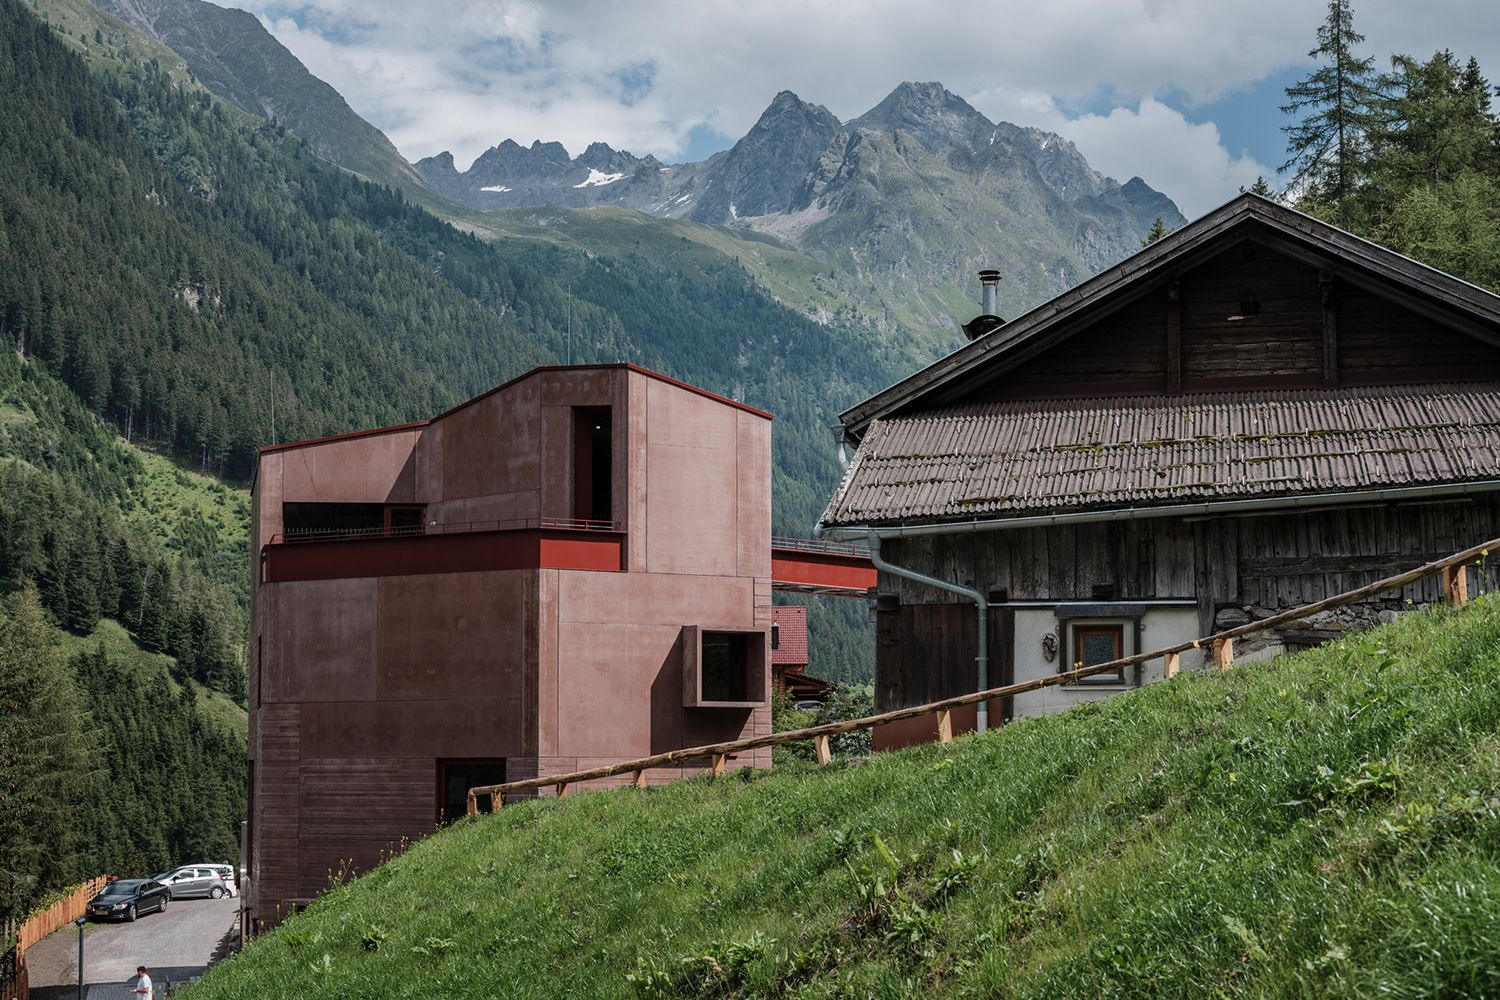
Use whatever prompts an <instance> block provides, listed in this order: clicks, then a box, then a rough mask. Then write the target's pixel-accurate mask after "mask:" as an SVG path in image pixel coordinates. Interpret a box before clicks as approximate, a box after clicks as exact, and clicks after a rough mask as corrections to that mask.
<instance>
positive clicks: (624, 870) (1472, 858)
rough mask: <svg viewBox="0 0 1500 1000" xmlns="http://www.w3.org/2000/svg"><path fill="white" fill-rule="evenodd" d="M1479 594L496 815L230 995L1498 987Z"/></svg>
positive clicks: (1498, 720)
mask: <svg viewBox="0 0 1500 1000" xmlns="http://www.w3.org/2000/svg"><path fill="white" fill-rule="evenodd" d="M1497 728H1500V599H1483V600H1480V601H1478V602H1475V603H1474V604H1472V605H1470V606H1469V607H1468V608H1466V609H1464V610H1462V611H1456V612H1455V611H1448V610H1444V609H1437V610H1432V611H1427V612H1421V613H1417V614H1413V615H1410V616H1407V617H1405V618H1403V619H1402V620H1401V621H1399V622H1397V623H1396V624H1394V625H1391V626H1388V627H1385V628H1382V629H1379V630H1376V631H1372V632H1370V633H1367V634H1365V635H1362V636H1358V637H1351V638H1349V639H1347V640H1345V641H1344V642H1342V643H1340V644H1338V645H1335V646H1333V647H1330V648H1325V649H1320V650H1315V651H1311V652H1307V653H1303V654H1300V655H1298V656H1295V657H1290V658H1284V659H1280V660H1277V661H1274V662H1271V663H1268V664H1256V665H1246V666H1242V667H1239V668H1237V669H1235V670H1233V671H1231V672H1228V673H1226V674H1222V675H1212V674H1195V675H1186V676H1182V677H1180V678H1178V679H1176V680H1174V681H1172V682H1169V683H1164V684H1158V685H1155V686H1152V687H1149V688H1147V689H1144V690H1141V691H1138V692H1134V693H1131V694H1128V695H1125V696H1122V697H1120V698H1117V699H1115V700H1113V701H1110V702H1107V703H1101V704H1098V705H1095V706H1090V707H1087V708H1082V709H1078V710H1075V711H1073V712H1071V713H1069V714H1066V715H1062V716H1055V717H1051V718H1046V719H1037V720H1027V721H1023V722H1019V723H1017V724H1015V725H1012V726H1008V727H1006V728H1004V729H1003V730H1000V731H998V732H993V733H991V734H989V735H987V736H985V737H982V738H980V737H973V736H971V737H966V738H963V739H959V740H957V741H955V742H954V743H953V744H951V745H949V746H947V747H941V746H930V747H926V748H922V749H918V750H915V751H910V752H905V753H901V754H892V755H884V756H879V757H876V758H874V759H871V760H868V761H863V762H858V763H853V764H849V765H848V766H835V767H832V768H830V769H827V770H825V771H801V772H793V773H787V772H782V773H778V774H773V775H768V776H762V777H756V778H754V779H751V780H742V778H741V777H731V778H729V779H720V780H718V781H713V780H709V779H699V780H694V781H690V782H684V783H679V784H677V785H674V786H671V787H668V788H664V789H651V790H648V791H645V792H637V791H635V790H633V789H632V790H628V791H619V792H609V793H599V794H587V795H581V796H578V797H577V798H572V799H568V800H565V801H557V800H551V801H539V802H533V803H526V804H520V805H515V806H513V807H507V808H506V809H505V810H504V811H503V812H501V813H500V814H498V815H496V816H493V817H484V818H481V819H480V820H478V821H465V822H463V823H462V824H460V825H459V826H457V827H456V828H454V829H451V830H449V831H447V832H444V833H442V834H440V835H437V836H434V837H432V838H430V839H428V840H426V841H424V842H422V843H420V844H417V845H416V846H415V847H413V848H412V849H411V850H410V851H408V852H407V853H406V854H405V855H403V856H401V857H399V858H397V859H395V860H393V861H391V862H389V863H388V864H386V865H384V866H383V867H381V868H380V869H378V870H376V871H375V872H373V873H372V874H370V875H368V876H367V877H365V878H363V879H360V880H358V881H356V882H353V883H351V884H348V885H344V886H342V887H341V888H338V889H336V890H335V891H333V892H331V893H329V894H328V895H326V896H325V897H324V898H322V899H321V900H320V901H319V902H318V903H316V904H315V905H314V906H313V907H312V908H311V909H310V910H309V911H308V912H306V913H305V914H303V915H300V916H298V917H295V918H293V919H291V920H289V921H287V922H286V923H285V924H284V925H283V926H282V927H281V928H280V929H279V930H278V931H277V932H276V933H273V934H272V935H270V936H268V937H266V938H264V939H262V940H260V941H258V942H256V943H254V944H253V945H252V946H251V947H250V948H249V949H248V950H247V951H246V952H244V953H243V954H242V955H240V956H239V957H237V958H235V959H233V960H232V961H230V962H228V963H227V964H225V965H222V966H220V967H219V968H217V969H216V970H214V971H213V972H212V973H211V974H210V975H209V976H208V977H207V979H206V980H205V981H204V982H203V984H202V985H200V986H198V987H196V988H194V990H193V992H192V996H193V997H194V1000H214V998H220V997H224V998H229V997H251V996H254V997H257V998H262V997H296V998H299V1000H306V998H312V997H369V998H383V997H407V996H411V997H416V996H422V997H431V996H441V997H447V998H455V997H476V998H478V997H483V998H490V997H636V996H641V997H651V996H656V997H693V996H719V997H722V996H734V997H867V996H868V997H909V996H924V997H926V996H934V997H943V996H951V997H963V996H1007V997H1009V996H1014V997H1061V996H1074V997H1083V996H1180V997H1203V996H1287V997H1293V996H1297V997H1300V996H1312V995H1318V996H1351V997H1352V996H1376V995H1380V996H1410V997H1416V996H1481V995H1489V996H1493V995H1496V994H1497V992H1500V800H1497V798H1496V796H1497V790H1500V735H1497Z"/></svg>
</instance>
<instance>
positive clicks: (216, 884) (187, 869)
mask: <svg viewBox="0 0 1500 1000" xmlns="http://www.w3.org/2000/svg"><path fill="white" fill-rule="evenodd" d="M225 875H226V873H224V872H221V871H219V868H218V866H216V865H184V866H183V867H181V868H177V869H174V870H172V871H169V872H162V873H161V874H160V875H157V876H155V881H157V882H160V883H161V884H162V885H164V886H166V887H167V892H168V893H170V894H171V896H172V898H173V899H192V898H194V897H199V898H201V897H203V896H207V897H209V898H212V899H220V898H222V897H224V896H233V895H235V891H236V890H235V887H234V882H233V880H232V879H229V878H226V877H225Z"/></svg>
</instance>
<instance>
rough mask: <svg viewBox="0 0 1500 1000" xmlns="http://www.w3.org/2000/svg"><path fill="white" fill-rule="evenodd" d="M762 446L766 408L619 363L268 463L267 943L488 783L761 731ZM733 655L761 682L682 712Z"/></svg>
mask: <svg viewBox="0 0 1500 1000" xmlns="http://www.w3.org/2000/svg"><path fill="white" fill-rule="evenodd" d="M770 434H771V423H770V419H769V417H768V416H767V415H766V414H763V413H760V412H758V411H755V410H752V409H750V408H748V407H745V406H742V405H740V404H737V403H733V402H731V401H729V400H725V399H721V398H719V397H716V396H712V395H710V394H708V393H704V392H702V391H700V390H696V389H694V388H692V387H690V386H685V385H682V384H680V383H677V382H674V381H672V380H670V379H667V378H664V377H662V376H659V375H656V374H654V373H651V372H646V371H644V370H641V369H638V368H634V367H631V366H626V365H606V366H592V367H575V368H559V369H539V370H537V371H534V372H532V373H530V374H528V375H526V376H523V377H521V378H520V379H517V380H516V381H514V382H511V383H508V384H507V385H505V386H502V387H500V388H499V389H497V390H495V391H492V392H490V393H487V394H485V395H484V396H481V397H479V398H477V399H475V400H472V401H470V402H469V403H466V404H464V405H463V406H461V407H458V408H456V409H454V410H452V411H449V412H448V413H446V414H443V415H442V416H440V417H437V418H435V419H433V420H431V421H427V422H424V423H421V424H416V425H411V426H407V427H401V428H393V429H387V430H381V431H374V432H369V433H364V434H355V435H346V436H343V437H340V438H334V439H328V440H323V441H316V442H305V443H300V444H292V445H282V446H275V447H272V448H268V449H264V450H263V451H262V453H261V456H260V463H259V467H258V471H257V476H256V481H255V484H254V493H253V502H254V517H253V524H254V528H253V530H254V537H253V540H252V541H253V545H254V551H255V552H256V553H257V554H258V558H259V559H260V567H259V573H258V574H257V576H256V581H255V587H254V590H253V611H252V639H251V642H252V646H251V658H250V670H249V677H248V682H249V701H250V734H249V738H250V744H249V756H250V768H251V771H250V807H249V813H250V830H249V837H250V847H249V854H250V868H251V881H250V885H251V892H252V894H253V895H252V897H251V899H250V901H249V905H250V911H251V916H252V917H253V918H254V919H255V920H258V921H259V922H260V926H262V927H264V926H268V925H270V924H271V923H274V922H275V921H276V920H277V919H278V918H279V916H280V915H282V914H283V913H285V912H286V911H287V909H288V908H290V907H294V906H297V905H300V904H301V903H302V902H303V901H305V900H307V899H309V898H310V897H312V896H314V895H315V894H316V893H318V892H319V891H321V890H323V889H324V888H326V887H327V885H328V879H329V874H330V872H332V871H336V870H339V869H340V868H343V867H346V866H349V865H351V864H352V866H353V867H354V868H355V869H365V868H368V867H370V866H371V865H373V864H375V863H376V862H378V861H379V860H380V858H381V857H382V856H383V855H385V854H388V853H389V852H392V851H395V850H398V849H399V848H400V846H401V844H402V843H403V842H404V841H409V840H412V839H416V838H419V837H422V836H424V835H426V834H427V833H429V832H431V831H432V829H433V828H434V825H435V824H436V823H438V822H441V821H442V820H443V819H445V818H451V816H452V815H453V809H454V806H455V803H456V804H457V808H459V809H462V806H463V798H462V792H463V790H464V789H465V788H466V787H468V786H470V785H477V784H485V783H490V782H495V781H504V780H515V779H519V778H527V777H535V776H541V775H547V774H557V773H563V772H567V771H572V770H575V769H578V768H584V767H590V766H594V765H597V764H603V763H610V762H613V761H616V760H619V759H623V758H631V757H637V756H643V755H645V754H649V753H656V752H660V751H664V750H670V749H677V748H680V747H684V746H696V745H699V744H703V743H709V742H714V741H720V740H729V739H736V738H741V737H749V736H753V735H759V734H764V733H766V732H769V729H770V709H769V683H770V677H769V633H770V625H771V580H770V576H771V565H770V562H771V560H770V549H769V546H768V539H769V537H770V529H771V524H770V517H771V510H770V500H771V493H770V481H771V480H770V476H771V470H770ZM689 647H691V648H689ZM730 661H733V662H734V663H737V664H738V668H739V669H741V670H742V671H743V672H742V673H740V674H737V675H735V676H733V677H729V676H728V675H726V676H725V677H718V676H717V675H715V676H714V677H708V678H705V677H697V676H695V677H694V678H693V680H694V682H695V683H694V685H693V692H692V696H691V698H690V697H689V692H688V691H687V690H686V688H687V685H686V684H685V679H686V678H685V674H684V669H685V664H686V665H691V664H706V665H707V666H706V667H705V669H708V668H709V667H713V666H714V665H715V664H721V665H722V664H723V663H728V662H730ZM721 682H722V683H721ZM716 685H717V686H716ZM690 702H691V703H690ZM704 763H705V764H706V763H707V762H704ZM735 764H736V766H743V765H747V764H748V765H754V766H769V764H770V752H769V750H767V751H764V752H758V753H755V754H753V755H746V757H745V758H744V759H742V760H739V761H736V762H735ZM697 769H698V768H697V767H696V766H694V767H691V768H688V769H686V770H689V771H696V770H697ZM679 773H680V772H679ZM675 776H677V774H676V773H674V772H673V771H672V770H670V769H660V770H656V771H653V772H651V775H650V777H651V780H653V781H667V780H671V779H672V778H673V777H675ZM485 804H487V803H485ZM445 814H446V815H445Z"/></svg>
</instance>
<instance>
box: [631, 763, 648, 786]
mask: <svg viewBox="0 0 1500 1000" xmlns="http://www.w3.org/2000/svg"><path fill="white" fill-rule="evenodd" d="M630 783H631V784H633V785H635V787H637V788H645V787H646V769H645V768H644V767H639V768H636V771H635V777H634V778H632V779H631V781H630Z"/></svg>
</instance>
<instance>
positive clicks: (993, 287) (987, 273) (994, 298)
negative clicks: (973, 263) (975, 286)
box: [979, 267, 1000, 316]
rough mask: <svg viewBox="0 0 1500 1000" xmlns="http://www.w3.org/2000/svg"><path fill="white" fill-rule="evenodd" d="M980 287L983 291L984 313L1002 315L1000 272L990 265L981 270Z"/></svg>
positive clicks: (986, 314)
mask: <svg viewBox="0 0 1500 1000" xmlns="http://www.w3.org/2000/svg"><path fill="white" fill-rule="evenodd" d="M979 287H980V289H981V290H982V292H983V298H982V299H981V302H982V306H981V308H982V309H983V315H985V316H998V315H1000V272H999V271H997V270H995V269H994V268H990V267H987V268H985V269H984V270H983V271H980V272H979Z"/></svg>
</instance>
